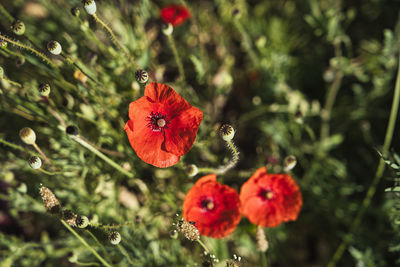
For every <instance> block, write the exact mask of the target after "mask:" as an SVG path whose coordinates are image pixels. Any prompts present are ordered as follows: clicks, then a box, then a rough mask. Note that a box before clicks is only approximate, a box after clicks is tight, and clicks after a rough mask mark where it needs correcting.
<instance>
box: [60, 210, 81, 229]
mask: <svg viewBox="0 0 400 267" xmlns="http://www.w3.org/2000/svg"><path fill="white" fill-rule="evenodd" d="M77 217H78V216H77V215H76V214H75V213H73V212H72V211H71V210H63V213H62V219H63V220H64V221H65V222H66V223H68V224H69V225H71V226H73V227H76V226H77V225H76V218H77Z"/></svg>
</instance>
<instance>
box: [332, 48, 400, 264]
mask: <svg viewBox="0 0 400 267" xmlns="http://www.w3.org/2000/svg"><path fill="white" fill-rule="evenodd" d="M398 64H399V67H398V70H397V77H396V85H395V89H394V96H393V101H392V108H391V110H390V117H389V122H388V126H387V129H386V135H385V141H384V143H383V148H382V155H383V157H381V159H380V161H379V165H378V169H377V170H376V173H375V178H374V180H373V181H372V184H371V185H370V187H369V188H368V191H367V194H366V195H365V197H364V200H363V202H362V205H361V208H360V209H359V210H358V213H357V215H356V218H355V219H354V220H353V223H352V225H351V227H350V230H349V232H348V233H347V234H346V236H345V237H344V238H343V240H342V242H341V243H340V245H339V247H338V248H337V249H336V252H335V254H334V255H333V257H332V259H331V261H330V262H329V264H328V267H334V266H336V264H337V263H338V261H339V260H340V259H341V258H342V255H343V253H344V251H345V250H346V248H347V245H348V242H349V240H350V239H351V237H352V235H353V232H354V231H355V230H356V229H357V228H358V226H359V225H360V223H361V219H362V217H363V215H364V213H365V211H366V210H367V208H368V207H369V205H370V203H371V200H372V198H373V196H374V195H375V192H376V187H377V185H378V184H379V182H380V180H381V179H382V177H383V172H384V171H385V160H384V158H386V156H387V153H388V152H389V148H390V144H391V142H392V138H393V132H394V129H395V126H396V119H397V113H398V110H399V102H400V54H399V59H398Z"/></svg>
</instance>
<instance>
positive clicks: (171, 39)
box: [168, 34, 185, 81]
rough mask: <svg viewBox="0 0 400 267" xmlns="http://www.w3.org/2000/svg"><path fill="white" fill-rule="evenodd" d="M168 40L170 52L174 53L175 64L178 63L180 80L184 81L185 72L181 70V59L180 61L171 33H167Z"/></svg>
mask: <svg viewBox="0 0 400 267" xmlns="http://www.w3.org/2000/svg"><path fill="white" fill-rule="evenodd" d="M168 41H169V44H170V46H171V49H172V53H173V54H174V57H175V61H176V64H177V65H178V70H179V75H180V79H181V80H182V81H185V72H184V70H183V65H182V61H181V58H180V57H179V53H178V50H177V49H176V45H175V41H174V38H173V37H172V34H169V35H168Z"/></svg>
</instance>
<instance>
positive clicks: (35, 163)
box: [28, 156, 42, 170]
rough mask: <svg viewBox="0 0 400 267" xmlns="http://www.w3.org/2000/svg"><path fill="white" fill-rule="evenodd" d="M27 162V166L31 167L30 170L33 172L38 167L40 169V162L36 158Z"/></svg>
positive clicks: (31, 158)
mask: <svg viewBox="0 0 400 267" xmlns="http://www.w3.org/2000/svg"><path fill="white" fill-rule="evenodd" d="M28 162H29V166H31V168H32V169H34V170H37V169H39V168H40V167H42V160H41V159H40V158H39V157H37V156H33V157H30V158H29V160H28Z"/></svg>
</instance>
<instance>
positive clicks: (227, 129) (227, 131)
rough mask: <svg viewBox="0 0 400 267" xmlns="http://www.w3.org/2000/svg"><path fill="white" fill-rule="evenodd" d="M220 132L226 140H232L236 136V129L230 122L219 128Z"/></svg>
mask: <svg viewBox="0 0 400 267" xmlns="http://www.w3.org/2000/svg"><path fill="white" fill-rule="evenodd" d="M219 133H220V135H221V137H222V139H224V140H225V141H230V140H232V138H233V137H234V136H235V130H234V129H233V127H232V126H230V125H229V124H224V125H222V126H221V128H220V129H219Z"/></svg>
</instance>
